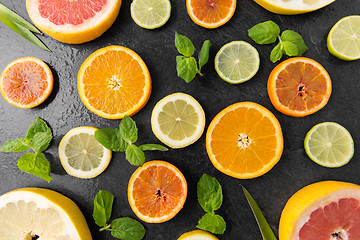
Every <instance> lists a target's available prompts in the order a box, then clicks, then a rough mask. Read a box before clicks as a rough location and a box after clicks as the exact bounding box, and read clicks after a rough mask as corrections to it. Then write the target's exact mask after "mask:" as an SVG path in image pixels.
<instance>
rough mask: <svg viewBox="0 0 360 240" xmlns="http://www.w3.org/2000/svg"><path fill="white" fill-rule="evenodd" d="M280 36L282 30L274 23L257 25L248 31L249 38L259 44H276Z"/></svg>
mask: <svg viewBox="0 0 360 240" xmlns="http://www.w3.org/2000/svg"><path fill="white" fill-rule="evenodd" d="M279 34H280V28H279V26H278V25H277V24H276V23H274V22H273V21H266V22H263V23H259V24H256V25H255V26H253V27H252V28H250V29H249V30H248V35H249V37H250V38H251V39H252V40H254V41H255V42H256V43H258V44H270V43H274V42H275V41H276V39H277V37H278V36H279Z"/></svg>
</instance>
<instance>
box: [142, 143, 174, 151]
mask: <svg viewBox="0 0 360 240" xmlns="http://www.w3.org/2000/svg"><path fill="white" fill-rule="evenodd" d="M139 148H140V149H141V150H142V151H168V150H169V149H168V148H166V147H164V146H162V145H159V144H143V145H141V146H140V147H139Z"/></svg>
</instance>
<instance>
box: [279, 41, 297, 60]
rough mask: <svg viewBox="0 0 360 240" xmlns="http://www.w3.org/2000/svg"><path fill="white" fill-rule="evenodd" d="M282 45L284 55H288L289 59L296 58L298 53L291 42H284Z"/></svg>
mask: <svg viewBox="0 0 360 240" xmlns="http://www.w3.org/2000/svg"><path fill="white" fill-rule="evenodd" d="M282 44H283V46H284V51H285V53H286V55H288V56H289V57H294V56H298V54H299V51H298V49H297V46H296V45H295V44H293V43H292V42H288V41H285V42H283V43H282Z"/></svg>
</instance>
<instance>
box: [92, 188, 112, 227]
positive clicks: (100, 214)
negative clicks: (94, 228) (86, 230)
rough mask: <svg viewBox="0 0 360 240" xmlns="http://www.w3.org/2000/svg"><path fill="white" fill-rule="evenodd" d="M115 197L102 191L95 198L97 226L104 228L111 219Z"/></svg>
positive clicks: (94, 213)
mask: <svg viewBox="0 0 360 240" xmlns="http://www.w3.org/2000/svg"><path fill="white" fill-rule="evenodd" d="M113 202H114V195H112V194H111V193H110V192H108V191H104V190H100V191H99V192H98V194H96V196H95V198H94V211H93V218H94V220H95V223H96V225H98V226H99V227H104V226H105V225H106V222H107V221H108V220H109V219H110V217H111V212H112V206H113Z"/></svg>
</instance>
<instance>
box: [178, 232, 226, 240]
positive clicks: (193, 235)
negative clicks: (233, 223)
mask: <svg viewBox="0 0 360 240" xmlns="http://www.w3.org/2000/svg"><path fill="white" fill-rule="evenodd" d="M178 240H219V239H218V238H217V237H215V236H214V235H212V234H211V233H209V232H206V231H202V230H194V231H191V232H187V233H184V234H183V235H181V236H180V237H179V238H178Z"/></svg>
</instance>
